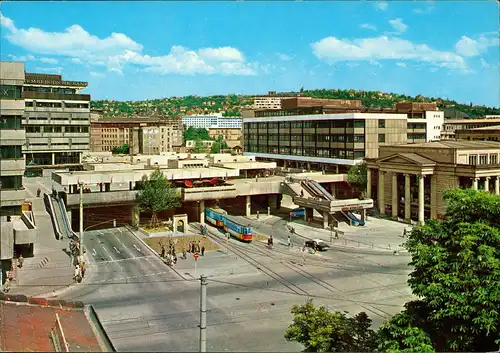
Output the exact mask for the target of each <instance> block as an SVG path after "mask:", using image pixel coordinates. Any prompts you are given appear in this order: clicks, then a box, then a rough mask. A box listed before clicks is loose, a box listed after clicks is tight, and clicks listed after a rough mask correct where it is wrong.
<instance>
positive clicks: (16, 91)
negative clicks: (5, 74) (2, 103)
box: [0, 85, 21, 99]
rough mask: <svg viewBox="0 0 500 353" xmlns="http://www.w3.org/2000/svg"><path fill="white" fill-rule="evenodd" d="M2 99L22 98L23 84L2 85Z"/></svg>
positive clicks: (0, 89) (0, 93)
mask: <svg viewBox="0 0 500 353" xmlns="http://www.w3.org/2000/svg"><path fill="white" fill-rule="evenodd" d="M0 99H21V86H11V85H0Z"/></svg>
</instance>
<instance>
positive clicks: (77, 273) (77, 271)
mask: <svg viewBox="0 0 500 353" xmlns="http://www.w3.org/2000/svg"><path fill="white" fill-rule="evenodd" d="M79 274H80V266H78V265H76V266H75V274H74V276H73V281H75V283H76V282H78V275H79Z"/></svg>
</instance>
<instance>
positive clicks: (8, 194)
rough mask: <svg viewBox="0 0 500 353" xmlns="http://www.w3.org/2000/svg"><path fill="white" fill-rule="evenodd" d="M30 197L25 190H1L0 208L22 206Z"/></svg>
mask: <svg viewBox="0 0 500 353" xmlns="http://www.w3.org/2000/svg"><path fill="white" fill-rule="evenodd" d="M27 197H28V193H27V192H26V190H25V189H18V190H9V189H4V190H0V207H6V206H21V204H22V203H23V202H24V200H25V199H26V198H27Z"/></svg>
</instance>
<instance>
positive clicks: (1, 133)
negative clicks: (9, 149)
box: [0, 129, 26, 146]
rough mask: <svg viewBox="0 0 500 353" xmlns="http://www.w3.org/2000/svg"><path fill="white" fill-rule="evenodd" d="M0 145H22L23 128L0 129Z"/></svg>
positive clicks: (23, 138)
mask: <svg viewBox="0 0 500 353" xmlns="http://www.w3.org/2000/svg"><path fill="white" fill-rule="evenodd" d="M0 137H1V138H0V146H22V145H24V144H25V143H26V133H25V132H24V129H18V130H0Z"/></svg>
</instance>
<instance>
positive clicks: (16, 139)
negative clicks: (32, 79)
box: [0, 62, 27, 216]
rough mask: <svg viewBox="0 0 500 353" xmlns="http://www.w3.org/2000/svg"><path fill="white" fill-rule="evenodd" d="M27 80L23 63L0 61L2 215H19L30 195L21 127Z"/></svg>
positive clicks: (0, 213) (23, 132) (23, 135)
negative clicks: (28, 194)
mask: <svg viewBox="0 0 500 353" xmlns="http://www.w3.org/2000/svg"><path fill="white" fill-rule="evenodd" d="M24 80H25V75H24V64H23V63H18V62H1V63H0V114H1V121H0V216H4V215H5V216H6V215H16V214H19V213H20V210H21V205H22V203H23V202H24V200H25V198H26V196H27V195H26V192H25V190H24V187H23V174H24V170H25V159H24V156H23V154H22V147H23V146H24V145H25V143H26V134H25V131H24V128H23V127H22V126H21V120H22V116H23V114H24V99H23V97H22V88H23V85H24Z"/></svg>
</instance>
